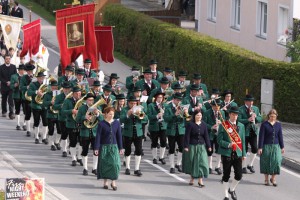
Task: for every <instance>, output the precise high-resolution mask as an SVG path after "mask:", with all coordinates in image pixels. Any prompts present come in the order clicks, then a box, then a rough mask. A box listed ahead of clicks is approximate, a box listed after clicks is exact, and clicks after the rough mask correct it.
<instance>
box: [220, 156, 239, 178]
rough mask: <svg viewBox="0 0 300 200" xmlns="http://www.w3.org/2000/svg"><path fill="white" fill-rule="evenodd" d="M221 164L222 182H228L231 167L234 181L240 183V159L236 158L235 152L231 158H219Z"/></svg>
mask: <svg viewBox="0 0 300 200" xmlns="http://www.w3.org/2000/svg"><path fill="white" fill-rule="evenodd" d="M221 159H222V163H223V177H222V181H224V182H228V181H229V178H230V173H231V167H233V170H234V179H235V180H237V181H240V180H241V179H242V176H243V175H242V157H237V155H236V153H235V152H232V154H231V157H227V156H221Z"/></svg>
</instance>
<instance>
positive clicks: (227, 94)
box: [221, 89, 238, 119]
mask: <svg viewBox="0 0 300 200" xmlns="http://www.w3.org/2000/svg"><path fill="white" fill-rule="evenodd" d="M222 97H223V98H224V101H222V103H221V110H224V112H225V118H226V119H228V118H229V113H228V110H229V109H230V108H231V107H233V106H238V105H237V103H235V102H234V101H233V98H232V97H233V92H232V91H231V90H229V89H227V90H224V92H223V93H222Z"/></svg>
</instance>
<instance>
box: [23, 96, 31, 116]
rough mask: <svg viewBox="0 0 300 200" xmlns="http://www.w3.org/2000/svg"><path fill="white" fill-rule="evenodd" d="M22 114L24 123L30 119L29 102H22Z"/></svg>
mask: <svg viewBox="0 0 300 200" xmlns="http://www.w3.org/2000/svg"><path fill="white" fill-rule="evenodd" d="M24 114H25V121H28V120H30V117H31V106H30V101H27V100H24Z"/></svg>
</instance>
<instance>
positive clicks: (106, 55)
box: [95, 26, 114, 63]
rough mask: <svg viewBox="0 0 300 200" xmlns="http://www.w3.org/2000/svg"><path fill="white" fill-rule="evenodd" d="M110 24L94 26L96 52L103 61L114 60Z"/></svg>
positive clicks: (110, 61)
mask: <svg viewBox="0 0 300 200" xmlns="http://www.w3.org/2000/svg"><path fill="white" fill-rule="evenodd" d="M112 29H113V27H111V26H96V27H95V35H96V38H97V49H98V54H99V53H100V57H101V59H102V60H103V61H104V62H106V63H107V62H109V63H112V62H114V36H113V32H112Z"/></svg>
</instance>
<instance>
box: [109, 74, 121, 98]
mask: <svg viewBox="0 0 300 200" xmlns="http://www.w3.org/2000/svg"><path fill="white" fill-rule="evenodd" d="M119 78H120V77H118V74H116V73H111V74H110V76H109V81H108V83H107V85H110V86H111V89H112V92H111V94H112V95H113V96H115V97H116V95H117V94H119V93H120V91H121V87H120V86H118V85H117V82H118V79H119Z"/></svg>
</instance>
